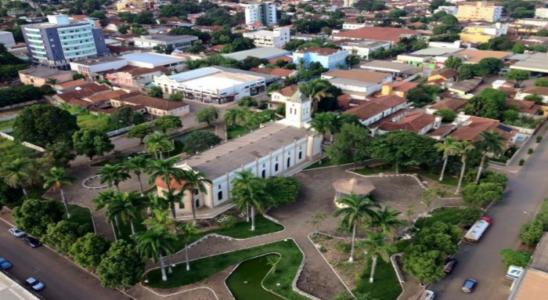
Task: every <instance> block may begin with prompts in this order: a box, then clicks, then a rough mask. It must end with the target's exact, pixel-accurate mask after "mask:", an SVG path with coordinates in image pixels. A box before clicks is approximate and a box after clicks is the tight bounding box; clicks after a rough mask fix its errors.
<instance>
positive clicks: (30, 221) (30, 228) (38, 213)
mask: <svg viewBox="0 0 548 300" xmlns="http://www.w3.org/2000/svg"><path fill="white" fill-rule="evenodd" d="M62 219H63V205H62V204H61V203H59V202H58V201H54V200H35V199H29V200H25V202H23V204H22V205H21V206H17V207H16V208H14V209H13V220H14V221H15V224H17V227H18V228H19V229H20V230H23V231H26V232H27V233H29V234H31V235H35V236H42V235H44V234H45V233H46V230H47V228H48V225H49V224H55V223H57V222H59V221H61V220H62Z"/></svg>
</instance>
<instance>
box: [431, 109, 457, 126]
mask: <svg viewBox="0 0 548 300" xmlns="http://www.w3.org/2000/svg"><path fill="white" fill-rule="evenodd" d="M434 115H436V116H440V117H442V121H443V122H449V123H451V122H453V121H455V119H456V118H457V113H456V112H454V111H452V110H450V109H445V108H442V109H438V110H437V111H436V112H435V113H434Z"/></svg>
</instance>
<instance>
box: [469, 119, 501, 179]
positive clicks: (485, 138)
mask: <svg viewBox="0 0 548 300" xmlns="http://www.w3.org/2000/svg"><path fill="white" fill-rule="evenodd" d="M479 136H480V138H481V140H479V141H477V142H476V143H475V147H476V149H477V150H479V151H481V152H482V154H483V155H482V156H481V163H480V166H479V170H478V176H477V177H476V184H478V183H479V180H480V177H481V173H482V170H483V165H484V163H485V158H486V157H487V154H492V155H493V156H495V157H496V156H499V155H500V154H502V152H503V150H504V147H505V145H504V138H503V137H501V136H500V134H499V133H498V132H496V131H494V130H490V131H482V132H480V134H479Z"/></svg>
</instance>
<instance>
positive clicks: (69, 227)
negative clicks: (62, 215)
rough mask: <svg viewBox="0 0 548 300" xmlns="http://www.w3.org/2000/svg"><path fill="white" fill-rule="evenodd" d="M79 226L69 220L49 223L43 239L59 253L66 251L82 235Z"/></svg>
mask: <svg viewBox="0 0 548 300" xmlns="http://www.w3.org/2000/svg"><path fill="white" fill-rule="evenodd" d="M80 227H81V226H79V225H78V224H76V223H74V222H69V221H61V222H59V223H57V224H50V225H49V226H48V231H47V233H46V235H44V238H43V241H44V243H46V244H48V245H50V246H51V247H53V248H55V249H57V251H58V252H59V253H63V254H65V253H68V252H69V250H70V247H71V246H72V245H73V244H74V243H75V242H76V240H77V239H78V238H79V237H81V236H82V230H81V229H80Z"/></svg>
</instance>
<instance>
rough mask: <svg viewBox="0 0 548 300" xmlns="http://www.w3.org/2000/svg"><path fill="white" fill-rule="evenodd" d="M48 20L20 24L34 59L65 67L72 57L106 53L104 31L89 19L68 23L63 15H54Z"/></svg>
mask: <svg viewBox="0 0 548 300" xmlns="http://www.w3.org/2000/svg"><path fill="white" fill-rule="evenodd" d="M48 21H49V22H48V23H37V24H29V25H23V26H21V27H22V31H23V36H24V38H25V42H26V44H27V48H28V52H29V54H30V57H31V59H32V61H33V62H34V63H37V64H41V65H47V66H50V67H56V68H60V69H68V68H69V65H70V62H71V61H77V60H81V59H86V58H89V57H97V56H101V55H105V54H107V53H108V49H107V47H106V45H105V38H104V36H103V32H102V31H101V29H100V28H95V27H94V23H93V21H92V20H89V21H80V22H75V23H71V22H70V20H69V18H68V16H66V15H53V16H48Z"/></svg>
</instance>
